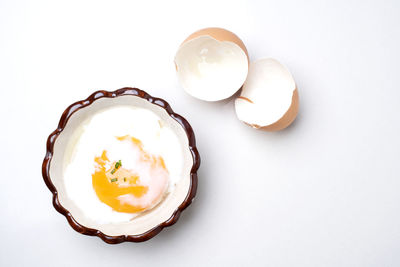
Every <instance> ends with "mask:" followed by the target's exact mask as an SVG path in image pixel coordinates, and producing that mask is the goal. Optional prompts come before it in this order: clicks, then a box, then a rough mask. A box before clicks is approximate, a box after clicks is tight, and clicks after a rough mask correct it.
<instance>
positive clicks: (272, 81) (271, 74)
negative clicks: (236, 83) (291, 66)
mask: <svg viewBox="0 0 400 267" xmlns="http://www.w3.org/2000/svg"><path fill="white" fill-rule="evenodd" d="M295 89H296V84H295V82H294V79H293V77H292V75H291V74H290V72H289V70H288V69H287V68H286V67H285V66H284V65H282V64H281V63H279V62H278V61H277V60H275V59H272V58H267V59H260V60H257V61H254V62H252V63H251V64H250V68H249V74H248V76H247V79H246V82H245V83H244V85H243V88H242V92H241V95H240V96H241V97H242V98H240V97H239V98H237V99H236V100H235V109H236V114H237V116H238V118H239V120H241V121H243V122H246V123H248V124H252V125H258V126H261V127H262V126H267V125H270V124H272V123H274V122H276V121H278V120H279V119H280V118H282V116H283V115H284V114H285V113H286V111H287V110H288V109H289V107H290V106H291V104H292V96H293V91H294V90H295Z"/></svg>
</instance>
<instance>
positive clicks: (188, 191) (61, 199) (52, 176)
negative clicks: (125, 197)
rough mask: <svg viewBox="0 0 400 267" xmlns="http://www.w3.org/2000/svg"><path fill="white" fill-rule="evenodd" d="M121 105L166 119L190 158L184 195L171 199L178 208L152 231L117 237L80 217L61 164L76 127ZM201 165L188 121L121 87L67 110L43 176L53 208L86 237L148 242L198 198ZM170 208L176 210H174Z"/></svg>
mask: <svg viewBox="0 0 400 267" xmlns="http://www.w3.org/2000/svg"><path fill="white" fill-rule="evenodd" d="M121 103H122V104H123V105H133V106H135V105H139V106H141V107H144V108H148V109H150V110H152V111H153V112H155V113H156V114H157V115H159V116H160V117H164V118H165V119H166V120H167V121H170V123H171V126H172V127H173V128H175V130H176V131H177V133H178V135H180V138H181V139H182V142H183V143H184V144H185V145H186V146H187V155H188V156H187V157H189V158H190V159H189V161H187V162H188V163H187V166H186V169H187V175H185V176H183V178H182V180H183V182H182V186H181V188H180V189H179V191H180V192H181V193H179V194H180V196H179V197H177V198H176V199H173V200H171V201H175V202H171V203H173V204H175V205H176V207H175V206H174V205H173V204H171V205H170V206H166V207H168V210H162V214H163V215H162V216H161V215H160V218H161V217H162V218H163V219H162V221H160V222H159V223H155V221H156V220H153V221H151V220H150V221H151V223H150V224H149V225H148V226H147V227H148V228H149V229H146V225H145V226H143V227H141V228H140V227H139V228H138V227H136V230H134V231H133V230H132V231H133V232H135V231H136V232H135V233H134V234H132V233H120V234H118V235H114V234H110V233H119V232H120V231H121V230H120V229H111V230H107V231H104V230H103V231H102V230H99V229H96V227H90V226H88V225H90V223H87V222H85V220H84V219H83V218H84V214H83V215H82V214H79V211H77V209H75V208H74V205H73V204H71V201H70V200H68V196H66V193H65V189H64V188H63V180H62V179H63V171H62V161H63V157H64V156H63V155H64V151H63V150H64V149H65V146H66V143H67V142H68V138H69V137H70V135H71V132H73V130H74V128H76V127H78V125H79V124H80V123H81V122H82V120H83V119H85V118H87V117H88V116H91V114H94V113H95V112H97V111H98V110H101V109H103V108H106V107H110V106H113V105H120V104H121ZM199 166H200V156H199V153H198V151H197V148H196V142H195V137H194V133H193V130H192V127H191V126H190V125H189V123H188V122H187V121H186V119H184V118H183V117H182V116H180V115H178V114H176V113H174V112H173V110H172V108H171V107H170V105H169V104H168V103H167V102H166V101H165V100H163V99H160V98H155V97H152V96H150V95H149V94H147V93H146V92H144V91H142V90H140V89H137V88H122V89H119V90H116V91H113V92H108V91H97V92H94V93H93V94H92V95H90V96H89V97H88V98H87V99H85V100H82V101H78V102H75V103H73V104H72V105H70V106H69V107H68V108H67V109H66V110H65V111H64V113H63V114H62V116H61V119H60V122H59V124H58V127H57V129H56V130H54V131H53V132H52V133H51V134H50V136H49V137H48V139H47V151H46V156H45V158H44V160H43V164H42V174H43V179H44V181H45V183H46V185H47V187H48V188H49V190H50V191H51V192H52V194H53V206H54V207H55V209H56V210H57V211H58V212H60V213H61V214H63V215H64V216H65V217H66V218H67V221H68V223H69V224H70V225H71V227H72V228H73V229H75V230H76V231H77V232H79V233H81V234H84V235H91V236H98V237H100V238H101V239H102V240H103V241H105V242H106V243H109V244H117V243H121V242H125V241H128V242H142V241H146V240H148V239H150V238H152V237H154V236H155V235H157V234H158V233H159V232H160V231H161V230H162V229H163V228H164V227H168V226H171V225H173V224H174V223H176V221H177V220H178V218H179V216H180V213H181V212H182V211H183V210H184V209H185V208H187V207H188V206H189V205H190V203H191V202H192V200H193V198H194V197H195V195H196V190H197V170H198V168H199ZM171 207H173V208H172V209H171ZM150 213H151V212H150ZM160 214H161V213H160ZM132 225H133V224H132ZM97 228H101V227H97ZM105 229H106V228H105ZM141 230H142V232H141ZM130 231H131V230H130ZM138 231H139V232H138ZM105 232H108V233H105Z"/></svg>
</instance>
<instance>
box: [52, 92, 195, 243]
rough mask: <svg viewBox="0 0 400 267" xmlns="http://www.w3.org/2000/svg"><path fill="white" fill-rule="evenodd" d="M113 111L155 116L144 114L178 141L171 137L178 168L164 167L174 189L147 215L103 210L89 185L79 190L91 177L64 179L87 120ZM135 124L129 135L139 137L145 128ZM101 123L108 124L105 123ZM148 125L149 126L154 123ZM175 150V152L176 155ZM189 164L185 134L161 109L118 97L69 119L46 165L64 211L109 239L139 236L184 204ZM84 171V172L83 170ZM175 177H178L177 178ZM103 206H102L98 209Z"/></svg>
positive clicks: (105, 100) (97, 103)
mask: <svg viewBox="0 0 400 267" xmlns="http://www.w3.org/2000/svg"><path fill="white" fill-rule="evenodd" d="M116 107H117V108H118V109H120V110H125V111H129V109H132V108H133V109H134V108H139V109H146V110H148V111H149V112H150V113H152V114H153V115H149V114H147V115H146V117H149V116H155V117H157V118H159V119H160V121H161V122H162V124H163V127H165V128H166V129H167V130H166V131H165V132H164V133H165V134H163V133H162V132H161V134H162V135H165V137H168V138H171V137H170V135H171V134H173V135H175V137H176V138H175V137H173V138H172V139H171V140H177V142H174V148H173V149H174V150H175V151H173V153H174V155H175V156H173V157H176V155H180V156H181V157H182V161H181V162H182V164H174V163H173V162H172V164H168V163H167V162H166V165H167V168H168V165H170V169H171V175H172V178H173V181H172V180H171V181H170V182H171V183H172V184H173V187H170V190H168V193H167V194H166V195H165V198H164V199H163V200H162V201H161V202H160V204H158V205H157V206H155V207H154V208H153V209H151V210H150V211H147V212H143V213H140V214H136V215H134V216H132V214H127V213H118V212H115V211H111V210H110V209H107V208H109V207H108V206H107V207H104V205H105V204H103V203H101V202H99V200H98V201H97V200H96V199H94V198H95V197H96V196H95V193H94V190H93V188H92V187H90V186H87V187H85V190H80V189H79V186H80V185H81V187H82V188H84V185H87V184H89V185H91V177H90V176H89V177H87V179H85V181H82V183H79V181H78V183H77V182H76V181H72V180H69V181H66V179H71V176H70V175H66V167H67V166H68V162H70V161H71V157H72V158H73V157H74V155H72V153H79V151H78V152H77V151H75V152H74V150H73V147H74V146H75V145H76V144H77V143H79V138H80V137H81V136H82V133H83V131H84V130H85V129H84V128H85V124H86V123H87V121H88V120H91V118H92V117H93V116H94V115H95V114H99V113H102V112H104V111H105V110H109V109H110V108H116ZM142 113H143V112H142ZM143 114H144V113H143ZM111 115H112V114H111ZM143 116H144V115H143ZM115 119H116V118H115V116H114V119H113V120H114V121H115ZM125 119H127V117H125ZM156 121H157V120H156ZM135 122H136V125H137V126H136V130H135V129H134V130H132V131H135V135H140V134H141V131H142V130H143V129H142V130H141V129H139V128H140V123H139V122H140V119H139V118H136V121H135ZM105 123H110V122H107V121H105ZM151 123H152V124H153V122H151ZM126 124H127V125H129V122H128V121H127V122H126ZM153 126H154V125H150V124H149V125H147V126H145V127H147V128H148V129H150V128H151V127H153ZM154 127H155V126H154ZM123 128H124V127H123ZM155 128H156V127H155ZM124 132H125V131H124ZM121 133H122V132H121ZM100 135H101V134H100ZM168 135H169V136H168ZM142 139H143V140H144V142H146V137H145V134H143V136H142ZM149 144H151V142H149ZM150 149H153V150H157V149H158V148H151V147H150ZM171 149H172V148H170V147H169V148H165V149H164V148H161V150H160V151H164V152H163V153H168V151H171ZM177 151H178V152H179V153H177ZM167 158H168V156H167ZM192 165H193V159H192V155H191V152H190V150H189V142H188V138H187V135H186V132H185V131H184V129H183V128H182V126H181V125H180V124H179V123H178V122H177V121H175V120H174V119H173V118H171V117H170V116H169V114H168V113H167V112H166V111H165V110H164V109H163V108H161V107H159V106H157V105H154V104H151V103H149V102H148V101H147V100H144V99H142V98H139V97H134V96H120V97H117V98H101V99H98V100H96V101H95V102H93V103H92V104H91V105H89V106H88V107H85V108H83V109H80V110H78V111H77V112H75V113H74V114H73V115H72V116H71V117H70V119H69V121H68V123H67V125H66V127H65V129H64V130H63V131H62V132H61V134H60V135H59V137H58V138H57V139H56V142H55V145H54V155H53V159H52V161H51V164H50V177H51V180H52V183H53V184H54V186H55V187H56V189H57V191H58V198H59V201H60V203H61V205H62V206H63V207H64V208H66V209H67V210H68V211H69V212H70V213H71V214H72V216H73V217H74V219H75V220H76V221H77V222H79V223H80V224H81V225H83V226H86V227H89V228H94V229H98V230H100V231H102V232H103V233H105V234H107V235H111V236H118V235H137V234H142V233H144V232H146V231H148V230H150V229H152V228H154V227H155V226H157V225H158V224H160V223H162V222H164V221H166V220H168V219H169V218H170V217H171V215H172V214H173V212H174V211H175V210H176V209H177V208H178V206H179V205H180V204H181V203H182V202H183V201H184V199H185V198H186V196H187V194H188V191H189V188H190V170H191V168H192ZM82 171H83V172H84V168H83V167H82ZM77 175H78V174H77ZM177 175H180V176H181V177H177ZM82 179H83V178H82ZM71 182H72V183H71ZM91 190H93V191H91ZM101 205H103V207H102V208H101ZM89 209H90V211H89ZM100 213H102V214H103V216H102V218H101V217H99V215H100V216H101V214H100Z"/></svg>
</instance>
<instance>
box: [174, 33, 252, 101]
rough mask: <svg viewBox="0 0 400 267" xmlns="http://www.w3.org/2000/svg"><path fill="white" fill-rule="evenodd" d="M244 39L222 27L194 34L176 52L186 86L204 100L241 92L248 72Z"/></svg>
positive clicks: (178, 68)
mask: <svg viewBox="0 0 400 267" xmlns="http://www.w3.org/2000/svg"><path fill="white" fill-rule="evenodd" d="M248 66H249V59H248V54H247V49H246V47H245V45H244V44H243V42H242V41H241V40H240V38H239V37H238V36H236V35H235V34H234V33H232V32H230V31H228V30H225V29H222V28H206V29H202V30H199V31H197V32H195V33H193V34H191V35H190V36H189V37H188V38H186V40H185V41H183V43H182V44H181V46H180V47H179V49H178V51H177V53H176V55H175V67H176V71H177V75H178V79H179V82H180V83H181V85H182V87H183V88H184V90H185V91H186V92H187V93H188V94H190V95H192V96H193V97H196V98H198V99H201V100H206V101H218V100H222V99H226V98H228V97H230V96H232V95H233V94H234V93H235V92H237V91H238V90H239V89H240V88H241V86H242V85H243V83H244V81H245V80H246V77H247V73H248Z"/></svg>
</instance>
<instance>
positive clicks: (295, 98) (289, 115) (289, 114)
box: [246, 88, 299, 132]
mask: <svg viewBox="0 0 400 267" xmlns="http://www.w3.org/2000/svg"><path fill="white" fill-rule="evenodd" d="M298 112H299V92H298V91H297V88H296V89H295V90H294V91H293V95H292V103H291V104H290V107H289V109H288V110H287V111H286V113H285V114H284V115H283V116H282V118H280V119H279V120H278V121H276V122H274V123H273V124H270V125H265V126H260V125H257V124H251V125H250V126H252V127H253V128H256V129H260V130H263V131H268V132H275V131H279V130H282V129H285V128H286V127H288V126H289V125H290V124H291V123H292V122H293V121H294V120H295V119H296V116H297V113H298ZM246 124H247V123H246Z"/></svg>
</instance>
